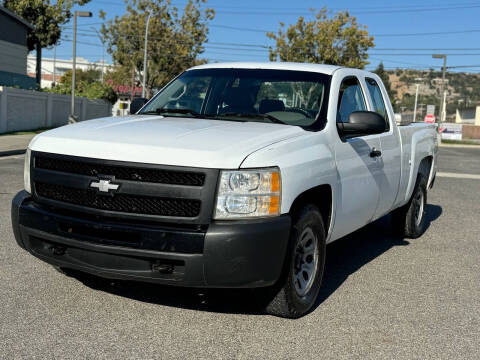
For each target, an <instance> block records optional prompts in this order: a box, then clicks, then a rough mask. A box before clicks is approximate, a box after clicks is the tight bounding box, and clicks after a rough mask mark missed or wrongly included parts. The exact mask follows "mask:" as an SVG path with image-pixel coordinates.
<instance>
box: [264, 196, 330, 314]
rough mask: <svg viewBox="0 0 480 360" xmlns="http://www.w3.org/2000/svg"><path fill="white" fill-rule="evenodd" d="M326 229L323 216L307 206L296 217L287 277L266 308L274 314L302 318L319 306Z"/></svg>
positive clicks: (287, 260) (286, 269)
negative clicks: (318, 298) (316, 305)
mask: <svg viewBox="0 0 480 360" xmlns="http://www.w3.org/2000/svg"><path fill="white" fill-rule="evenodd" d="M325 246H326V245H325V228H324V225H323V220H322V215H321V214H320V211H319V210H318V208H317V207H316V206H314V205H307V206H305V207H304V208H303V209H302V210H300V211H299V212H298V213H297V214H296V215H294V216H293V224H292V231H291V235H290V248H289V251H288V253H287V259H286V261H285V265H284V266H285V268H284V275H283V276H282V279H281V280H280V282H279V284H277V286H276V287H273V288H272V289H270V290H273V294H272V295H273V297H272V298H271V300H270V301H269V303H268V305H267V306H266V312H267V313H269V314H271V315H276V316H281V317H286V318H298V317H300V316H302V315H304V314H306V313H307V312H308V311H309V310H310V309H311V308H312V306H313V305H314V304H315V300H316V299H317V296H318V292H319V291H320V286H321V284H322V278H323V270H324V266H325Z"/></svg>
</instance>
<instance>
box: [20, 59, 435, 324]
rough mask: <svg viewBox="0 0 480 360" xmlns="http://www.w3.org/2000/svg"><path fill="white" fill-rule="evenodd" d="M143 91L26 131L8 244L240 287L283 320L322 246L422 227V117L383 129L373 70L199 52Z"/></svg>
mask: <svg viewBox="0 0 480 360" xmlns="http://www.w3.org/2000/svg"><path fill="white" fill-rule="evenodd" d="M145 102H146V100H143V99H140V100H137V101H135V102H134V103H132V106H131V113H132V115H130V116H126V117H112V118H101V119H96V120H91V121H86V122H81V123H77V124H73V125H68V126H64V127H61V128H57V129H54V130H50V131H47V132H45V133H42V134H40V135H38V136H37V137H35V138H34V139H33V140H32V142H31V143H30V145H29V147H28V150H27V154H26V161H25V190H24V191H21V192H20V193H19V194H17V196H16V197H15V198H14V200H13V204H12V223H13V229H14V233H15V237H16V240H17V242H18V244H19V245H20V246H21V247H22V248H24V249H26V250H28V251H29V252H30V253H31V254H32V255H34V256H36V257H38V258H40V259H41V260H44V261H46V262H47V263H50V264H52V265H54V266H55V267H57V268H60V269H75V270H77V271H81V272H86V273H91V274H95V275H98V276H101V277H105V278H112V279H130V280H132V279H133V280H139V281H149V282H155V283H160V284H170V285H179V286H190V287H212V288H256V290H255V291H254V293H259V294H262V297H264V299H266V302H265V309H266V311H267V312H268V313H270V314H276V315H279V316H284V317H298V316H301V315H303V314H305V313H307V312H308V311H309V309H311V307H312V306H313V304H314V302H315V299H316V297H317V295H318V293H319V291H320V290H321V282H322V277H323V270H324V264H325V250H326V244H328V243H330V242H332V241H335V240H337V239H339V238H341V237H343V236H345V235H347V234H349V233H351V232H353V231H355V230H357V229H359V228H361V227H362V226H364V225H366V224H368V223H370V222H372V221H374V220H375V219H378V218H380V217H382V216H384V215H386V214H388V213H392V224H393V225H394V228H395V230H396V231H398V234H400V236H404V237H412V238H414V237H418V236H420V235H421V234H422V232H423V231H424V228H425V225H424V224H425V217H424V212H425V209H426V207H425V204H426V200H427V189H429V188H430V187H431V186H432V185H433V182H434V179H435V168H436V155H437V134H436V128H435V125H429V124H411V125H408V126H397V124H396V123H395V121H394V113H393V109H392V106H391V104H390V101H389V99H388V96H387V93H386V91H385V88H384V86H383V84H382V82H381V80H380V78H379V77H378V76H377V75H375V74H372V73H370V72H366V71H362V70H357V69H349V68H343V67H339V66H329V65H315V64H293V63H224V64H209V65H202V66H198V67H194V68H191V69H189V70H187V71H185V72H183V73H182V74H181V75H179V76H178V77H176V78H175V79H174V80H172V81H171V82H170V83H169V84H168V85H167V86H165V87H164V88H163V89H162V90H161V91H160V92H159V93H158V94H157V95H156V96H154V97H153V98H152V99H151V100H150V101H148V102H146V104H145Z"/></svg>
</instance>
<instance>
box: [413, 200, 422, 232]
mask: <svg viewBox="0 0 480 360" xmlns="http://www.w3.org/2000/svg"><path fill="white" fill-rule="evenodd" d="M413 201H414V203H415V226H419V225H420V223H421V222H422V218H423V209H424V197H423V192H422V191H418V193H417V194H416V195H415V198H414V200H413Z"/></svg>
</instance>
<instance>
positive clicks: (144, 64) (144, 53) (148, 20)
mask: <svg viewBox="0 0 480 360" xmlns="http://www.w3.org/2000/svg"><path fill="white" fill-rule="evenodd" d="M150 16H151V14H148V17H147V25H146V26H145V47H144V49H143V84H142V98H144V97H145V79H146V78H147V45H148V24H149V23H150Z"/></svg>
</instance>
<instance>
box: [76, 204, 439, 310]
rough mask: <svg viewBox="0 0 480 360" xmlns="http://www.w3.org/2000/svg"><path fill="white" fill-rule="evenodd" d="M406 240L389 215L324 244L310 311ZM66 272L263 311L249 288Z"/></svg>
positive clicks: (105, 285)
mask: <svg viewBox="0 0 480 360" xmlns="http://www.w3.org/2000/svg"><path fill="white" fill-rule="evenodd" d="M441 214H442V208H441V207H440V206H438V205H431V204H428V205H427V209H426V226H427V231H428V228H429V227H430V225H431V223H432V222H433V221H435V220H436V219H437V218H438V217H439V216H440V215H441ZM412 241H416V240H412ZM408 244H409V241H406V240H404V239H402V238H401V237H398V236H396V235H393V234H392V230H391V224H390V216H389V215H387V216H384V217H383V218H381V219H378V220H377V221H375V222H373V223H371V224H369V225H367V226H365V227H364V228H362V229H360V230H358V231H356V232H354V233H352V234H350V235H348V236H346V237H344V238H342V239H340V240H338V241H335V242H334V243H332V244H329V245H328V246H327V260H326V264H325V275H324V279H323V284H322V289H321V291H320V295H319V297H318V299H317V301H316V304H315V306H314V307H313V308H312V310H311V311H314V310H315V309H316V308H318V307H319V306H320V305H321V303H322V302H323V301H325V300H326V299H327V298H328V297H329V296H330V295H332V294H333V293H334V292H335V291H336V290H337V289H338V288H339V287H340V286H341V285H342V283H343V282H344V281H345V280H346V279H347V278H348V277H349V276H350V275H351V274H353V273H355V272H356V271H357V270H358V269H360V268H361V267H362V266H364V265H365V264H368V263H369V262H370V261H372V260H374V259H376V258H377V257H379V256H381V255H382V254H383V253H385V252H386V251H388V250H389V249H390V248H392V247H394V246H407V245H408ZM68 275H70V276H72V277H74V278H76V279H77V280H79V281H81V282H82V283H83V284H85V285H86V286H88V287H90V288H92V289H94V290H97V291H104V292H108V293H110V294H114V295H118V296H122V297H125V298H130V299H134V300H137V301H142V302H147V303H152V304H158V305H163V306H171V307H180V308H184V309H190V310H197V311H208V312H219V313H231V314H250V315H258V314H263V312H262V310H261V308H260V307H259V303H258V302H256V301H252V300H253V299H254V295H255V293H254V292H253V291H252V290H225V289H218V290H217V289H191V288H181V287H171V286H162V285H155V284H148V283H139V282H130V281H117V280H105V279H101V278H98V277H95V276H93V275H86V274H81V273H77V272H72V271H70V272H69V273H68Z"/></svg>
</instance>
